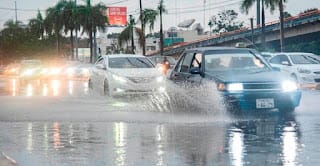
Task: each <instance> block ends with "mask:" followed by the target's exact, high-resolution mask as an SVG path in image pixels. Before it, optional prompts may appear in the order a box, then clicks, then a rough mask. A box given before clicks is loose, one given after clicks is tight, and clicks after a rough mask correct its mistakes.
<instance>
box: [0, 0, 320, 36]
mask: <svg viewBox="0 0 320 166" xmlns="http://www.w3.org/2000/svg"><path fill="white" fill-rule="evenodd" d="M77 1H78V3H83V2H84V1H83V0H77ZM158 1H159V0H142V6H143V8H154V9H156V7H157V5H158ZM241 1H242V0H164V4H165V6H166V8H167V9H168V13H167V14H166V15H164V18H163V20H164V28H165V29H168V28H169V27H172V26H177V24H179V22H181V21H183V20H187V19H192V18H194V19H196V22H199V23H201V25H203V23H204V19H205V24H206V26H205V28H206V30H208V29H209V27H208V26H207V23H208V20H209V18H210V17H211V16H212V15H215V14H216V13H218V12H219V11H221V10H227V9H234V10H235V11H236V12H239V13H240V10H239V6H240V3H241ZM287 1H288V2H287V3H286V5H285V11H288V12H289V13H291V14H292V15H296V14H298V13H299V12H301V11H304V10H305V9H309V8H320V0H287ZM16 2H17V9H18V20H20V21H22V22H24V23H27V22H28V20H29V19H31V18H34V17H35V16H36V13H37V10H38V9H39V10H40V11H42V13H43V14H44V11H45V10H46V9H47V8H48V7H51V6H53V5H54V4H56V3H57V2H58V0H16ZM99 2H102V3H104V4H106V5H107V6H126V7H127V8H128V14H132V15H134V16H135V17H137V16H138V12H139V0H108V1H106V0H104V1H103V0H92V4H96V3H99ZM204 3H205V6H206V7H205V8H204ZM14 6H15V5H14V0H0V29H2V28H3V24H4V23H5V22H6V21H7V20H8V19H15V11H14V10H12V9H14ZM204 11H205V12H204ZM255 13H256V11H255V9H254V8H253V9H252V10H251V12H250V13H249V14H248V15H245V14H240V16H239V19H240V20H242V21H245V24H244V25H245V26H249V25H250V24H249V18H250V17H256V16H255ZM278 17H279V13H278V11H275V12H274V13H273V14H271V13H270V12H269V10H267V14H266V22H269V21H274V20H276V19H277V18H278ZM158 27H159V23H157V24H156V25H155V30H157V29H158ZM118 30H119V28H118ZM110 31H116V29H114V28H112V29H109V32H110Z"/></svg>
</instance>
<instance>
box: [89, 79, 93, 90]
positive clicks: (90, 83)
mask: <svg viewBox="0 0 320 166" xmlns="http://www.w3.org/2000/svg"><path fill="white" fill-rule="evenodd" d="M88 87H89V89H93V86H92V81H91V79H89V81H88Z"/></svg>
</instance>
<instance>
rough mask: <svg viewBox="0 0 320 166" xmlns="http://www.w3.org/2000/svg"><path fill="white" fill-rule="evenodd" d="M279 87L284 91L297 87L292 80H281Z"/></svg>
mask: <svg viewBox="0 0 320 166" xmlns="http://www.w3.org/2000/svg"><path fill="white" fill-rule="evenodd" d="M281 87H282V90H283V91H284V92H291V91H295V90H297V89H298V86H297V84H296V83H295V82H293V81H283V82H282V84H281Z"/></svg>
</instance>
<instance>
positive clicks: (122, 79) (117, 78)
mask: <svg viewBox="0 0 320 166" xmlns="http://www.w3.org/2000/svg"><path fill="white" fill-rule="evenodd" d="M112 78H113V79H114V80H116V81H119V82H121V83H126V82H127V80H126V79H125V78H123V77H121V76H118V75H115V74H112Z"/></svg>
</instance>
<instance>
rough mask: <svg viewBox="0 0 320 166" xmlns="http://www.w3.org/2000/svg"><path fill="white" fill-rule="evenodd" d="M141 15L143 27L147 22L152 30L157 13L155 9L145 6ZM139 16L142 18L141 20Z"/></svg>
mask: <svg viewBox="0 0 320 166" xmlns="http://www.w3.org/2000/svg"><path fill="white" fill-rule="evenodd" d="M142 12H143V15H142V16H140V21H142V22H144V27H143V28H144V29H145V26H146V25H148V24H149V30H150V31H152V30H153V29H154V24H155V22H156V19H157V16H158V15H159V13H158V11H157V10H154V9H149V8H145V9H143V11H142ZM141 18H142V19H143V20H141Z"/></svg>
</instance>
